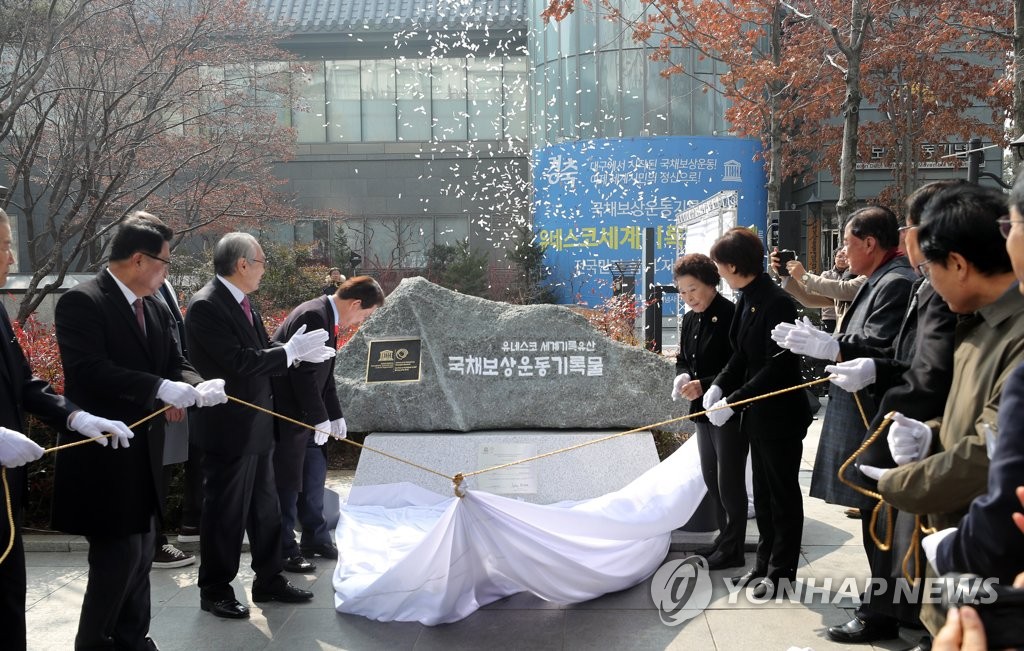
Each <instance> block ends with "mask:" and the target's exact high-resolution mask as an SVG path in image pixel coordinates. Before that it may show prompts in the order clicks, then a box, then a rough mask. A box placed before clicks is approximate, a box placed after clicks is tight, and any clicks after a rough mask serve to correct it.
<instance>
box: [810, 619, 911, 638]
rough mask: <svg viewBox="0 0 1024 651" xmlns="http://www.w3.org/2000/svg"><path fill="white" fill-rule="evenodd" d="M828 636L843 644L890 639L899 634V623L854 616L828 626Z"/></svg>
mask: <svg viewBox="0 0 1024 651" xmlns="http://www.w3.org/2000/svg"><path fill="white" fill-rule="evenodd" d="M827 632H828V637H829V639H831V640H833V641H835V642H842V643H844V644H860V643H864V642H875V641H877V640H892V639H895V638H897V637H899V635H900V627H899V624H895V623H893V624H890V623H886V624H877V623H871V622H866V621H864V620H863V619H861V618H859V617H854V618H853V619H851V620H850V621H848V622H846V623H845V624H843V625H842V626H829V627H828V631H827Z"/></svg>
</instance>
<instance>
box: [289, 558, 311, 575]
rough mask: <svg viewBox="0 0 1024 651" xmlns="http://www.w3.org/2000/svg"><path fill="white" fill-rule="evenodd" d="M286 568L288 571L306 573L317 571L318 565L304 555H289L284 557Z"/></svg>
mask: <svg viewBox="0 0 1024 651" xmlns="http://www.w3.org/2000/svg"><path fill="white" fill-rule="evenodd" d="M284 569H285V571H286V572H297V573H299V574H305V573H307V572H316V565H314V564H313V563H310V562H309V561H307V560H306V559H305V558H303V557H302V556H289V557H288V558H286V559H284Z"/></svg>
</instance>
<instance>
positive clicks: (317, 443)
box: [273, 276, 384, 572]
mask: <svg viewBox="0 0 1024 651" xmlns="http://www.w3.org/2000/svg"><path fill="white" fill-rule="evenodd" d="M383 304H384V292H383V291H382V290H381V288H380V285H378V284H377V281H375V280H374V279H373V278H370V277H369V276H357V277H355V278H351V279H349V280H346V281H344V282H343V283H341V284H340V285H339V286H338V288H337V290H336V291H335V292H334V293H333V294H331V295H330V296H320V297H319V298H314V299H313V300H311V301H306V302H305V303H303V304H302V305H300V306H298V307H297V308H295V309H294V310H292V312H291V314H289V315H288V318H287V319H285V321H284V323H282V324H281V327H280V328H278V329H277V332H275V333H274V339H273V340H274V341H275V342H278V343H282V344H283V343H284V342H285V341H287V340H288V339H289V338H290V337H291V336H292V335H293V334H295V332H296V331H297V330H298V329H299V328H301V327H302V326H305V327H306V329H307V330H317V329H320V328H322V329H324V330H326V331H327V332H329V333H331V335H330V336H329V337H328V339H327V345H328V346H329V347H330V348H337V340H338V332H339V331H340V330H347V329H348V328H351V327H354V326H357V325H359V324H360V323H362V322H363V321H365V320H366V318H367V317H368V316H370V315H371V314H373V312H374V310H376V309H377V307H378V306H380V305H383ZM273 387H274V404H275V405H277V411H278V412H279V413H281V414H284V415H285V416H288V417H290V418H293V419H295V420H298V421H302V422H303V423H307V424H308V425H310V426H311V427H315V428H316V429H315V431H312V430H310V429H309V428H307V427H302V426H300V425H295V424H292V423H288V422H286V421H281V422H280V423H279V424H278V428H279V429H278V431H279V436H278V441H277V445H275V446H274V476H275V478H276V480H277V494H278V498H279V500H280V502H281V516H282V523H281V536H282V537H281V545H282V548H281V551H282V554H283V556H284V569H285V570H287V571H289V572H312V571H313V570H315V569H316V565H314V564H313V563H312V562H310V561H308V560H307V558H312V557H313V556H321V557H323V558H328V559H336V558H338V548H337V547H336V546H335V544H334V542H333V541H332V539H331V532H330V531H329V530H328V528H327V523H326V521H325V520H324V515H323V509H324V481H325V480H326V478H327V458H326V456H325V455H324V451H323V447H322V446H323V444H324V443H326V442H327V436H328V434H331V435H332V436H334V437H335V438H339V439H343V438H345V436H346V435H347V432H348V428H347V426H346V424H345V418H344V417H343V416H342V412H341V403H339V402H338V392H337V387H336V385H335V382H334V358H333V357H332V358H330V359H329V360H327V361H324V362H321V363H319V364H299V365H298V366H291V367H289V368H288V373H287V375H279V376H275V377H274V379H273ZM296 519H298V520H299V521H300V522H301V523H302V543H301V545H297V544H296V543H295V531H294V528H295V521H296Z"/></svg>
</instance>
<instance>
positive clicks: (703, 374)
mask: <svg viewBox="0 0 1024 651" xmlns="http://www.w3.org/2000/svg"><path fill="white" fill-rule="evenodd" d="M735 311H736V306H735V305H734V304H733V302H732V301H730V300H729V299H727V298H726V297H724V296H722V295H721V294H716V295H715V298H714V300H712V301H711V304H710V305H708V307H707V309H705V310H704V311H703V312H694V311H693V310H690V311H689V312H687V313H686V314H685V315H684V316H683V318H682V319H681V320H680V322H679V354H678V355H676V375H678V374H680V373H688V374H689V375H690V379H691V380H700V388H701V389H702V390H704V391H707V390H708V388H709V387H711V385H712V384H714V382H715V378H716V377H717V376H718V374H719V373H720V372H721V371H722V368H724V367H725V364H726V363H727V362H728V361H729V358H730V357H732V341H730V340H729V328H730V326H731V325H732V317H733V313H734V312H735ZM703 410H704V407H703V405H702V404H701V401H700V400H694V401H693V402H692V403H690V413H691V414H692V413H695V412H698V411H703ZM694 420H696V421H700V422H702V423H706V422H708V417H707V416H697V417H696V418H695V419H694Z"/></svg>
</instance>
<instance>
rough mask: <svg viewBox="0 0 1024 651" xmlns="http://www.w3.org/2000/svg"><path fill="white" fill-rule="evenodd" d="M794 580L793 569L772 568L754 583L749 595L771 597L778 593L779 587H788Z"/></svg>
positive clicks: (757, 597)
mask: <svg viewBox="0 0 1024 651" xmlns="http://www.w3.org/2000/svg"><path fill="white" fill-rule="evenodd" d="M795 580H796V571H795V570H778V569H777V570H772V571H771V572H769V573H768V576H766V577H764V578H763V579H761V580H760V581H759V582H758V583H757V584H755V585H754V590H753V591H752V592H751V593H750V596H751V598H753V599H771V598H772V597H774V596H775V595H776V594H777V593H778V590H779V588H780V587H788V585H789V584H791V583H792V582H793V581H795Z"/></svg>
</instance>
